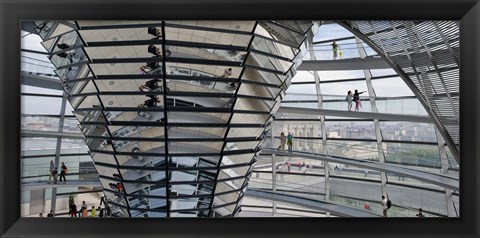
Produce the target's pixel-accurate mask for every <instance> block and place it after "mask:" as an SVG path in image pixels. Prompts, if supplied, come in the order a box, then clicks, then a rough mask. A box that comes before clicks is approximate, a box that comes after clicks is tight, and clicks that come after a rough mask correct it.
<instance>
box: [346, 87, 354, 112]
mask: <svg viewBox="0 0 480 238" xmlns="http://www.w3.org/2000/svg"><path fill="white" fill-rule="evenodd" d="M352 101H353V94H352V91H350V90H348V92H347V103H348V110H349V111H351V110H352Z"/></svg>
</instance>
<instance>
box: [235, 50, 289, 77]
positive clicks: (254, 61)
mask: <svg viewBox="0 0 480 238" xmlns="http://www.w3.org/2000/svg"><path fill="white" fill-rule="evenodd" d="M245 64H247V65H253V66H258V67H261V68H265V69H271V70H276V71H280V72H282V73H285V72H287V71H288V70H289V69H290V67H291V66H292V65H293V63H291V62H288V61H285V60H280V59H275V58H273V57H267V56H265V55H261V54H256V53H251V52H250V54H249V56H248V58H247V61H246V62H245Z"/></svg>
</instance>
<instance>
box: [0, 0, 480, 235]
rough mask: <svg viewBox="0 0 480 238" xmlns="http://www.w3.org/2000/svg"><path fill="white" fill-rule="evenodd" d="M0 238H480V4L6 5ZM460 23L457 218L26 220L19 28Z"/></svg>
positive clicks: (337, 0)
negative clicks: (127, 23)
mask: <svg viewBox="0 0 480 238" xmlns="http://www.w3.org/2000/svg"><path fill="white" fill-rule="evenodd" d="M0 10H1V14H0V16H1V26H0V36H1V46H0V47H1V48H0V52H1V64H0V72H1V79H0V90H1V92H0V104H1V106H0V116H1V117H0V125H1V126H0V156H1V158H0V235H1V237H65V236H69V237H100V236H104V237H146V236H149V237H212V236H217V237H385V236H388V237H439V236H441V237H478V236H479V233H480V232H479V228H478V224H479V223H480V221H479V219H478V216H479V207H480V206H479V203H480V198H479V187H480V186H479V181H480V177H479V174H480V172H479V171H480V167H479V159H480V153H479V152H480V149H479V148H480V146H479V145H480V141H479V134H480V128H479V125H480V118H479V116H480V113H479V108H480V105H479V102H480V96H479V93H478V92H479V91H480V70H479V68H480V67H479V66H480V63H479V59H480V51H479V48H480V47H479V45H480V44H479V42H480V3H479V1H478V0H460V1H452V0H423V1H411V0H390V1H380V0H369V1H354V0H324V1H313V0H301V1H293V0H291V1H278V0H276V1H275V0H262V1H254V0H248V1H236V0H222V1H213V0H205V1H195V0H183V1H166V0H165V1H150V0H141V1H134V0H128V1H122V0H120V1H106V0H103V1H87V0H85V1H79V0H68V1H65V0H63V1H62V0H50V1H46V0H37V1H24V0H15V1H14V0H0ZM113 19H118V20H133V19H138V20H151V19H156V20H163V19H178V20H180V19H185V20H188V19H191V20H202V19H204V20H227V19H229V20H270V19H289V20H305V19H321V20H413V19H415V20H418V19H423V20H460V35H461V37H460V44H461V69H460V75H461V76H460V95H461V96H460V105H461V108H460V118H461V123H460V124H461V135H460V141H461V155H462V160H461V162H460V168H461V173H460V182H461V187H460V188H461V195H460V214H461V216H460V218H439V219H423V220H422V221H419V220H418V219H414V218H412V219H410V218H408V219H399V218H388V219H383V218H374V219H366V218H324V219H323V218H234V219H231V218H217V219H209V218H203V219H199V218H179V219H148V218H132V219H114V218H112V219H68V218H57V219H41V218H20V181H19V179H18V178H19V177H20V161H19V158H20V80H19V78H20V21H21V20H113Z"/></svg>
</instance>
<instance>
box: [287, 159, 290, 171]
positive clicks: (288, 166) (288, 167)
mask: <svg viewBox="0 0 480 238" xmlns="http://www.w3.org/2000/svg"><path fill="white" fill-rule="evenodd" d="M287 172H289V173H290V162H288V161H287Z"/></svg>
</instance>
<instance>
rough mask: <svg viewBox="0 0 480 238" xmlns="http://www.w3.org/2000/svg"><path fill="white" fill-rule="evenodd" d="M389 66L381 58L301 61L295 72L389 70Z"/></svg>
mask: <svg viewBox="0 0 480 238" xmlns="http://www.w3.org/2000/svg"><path fill="white" fill-rule="evenodd" d="M389 68H390V65H389V64H388V63H387V62H386V61H385V60H384V59H382V58H381V57H367V58H365V59H361V58H353V59H339V60H303V61H302V63H301V64H300V66H298V68H297V71H322V70H363V69H389Z"/></svg>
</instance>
